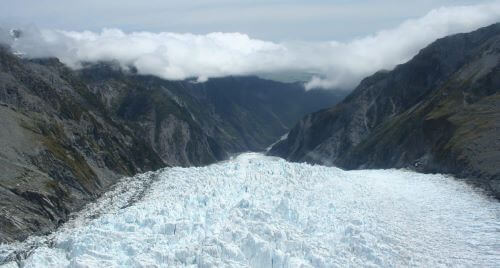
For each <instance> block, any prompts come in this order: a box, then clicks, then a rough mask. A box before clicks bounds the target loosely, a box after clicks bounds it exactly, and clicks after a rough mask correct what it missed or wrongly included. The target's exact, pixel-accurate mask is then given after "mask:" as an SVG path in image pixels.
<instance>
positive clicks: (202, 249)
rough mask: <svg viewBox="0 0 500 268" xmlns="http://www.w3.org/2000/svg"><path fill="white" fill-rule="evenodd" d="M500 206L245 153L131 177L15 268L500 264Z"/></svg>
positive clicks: (4, 260)
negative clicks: (207, 163)
mask: <svg viewBox="0 0 500 268" xmlns="http://www.w3.org/2000/svg"><path fill="white" fill-rule="evenodd" d="M499 219H500V204H499V202H498V201H496V200H494V199H492V198H490V197H488V196H486V195H485V194H484V193H482V192H481V191H479V190H477V189H475V188H473V187H471V186H469V185H467V184H465V183H464V182H462V181H459V180H456V179H454V178H453V177H450V176H446V175H440V174H435V175H429V174H419V173H415V172H412V171H407V170H394V169H390V170H357V171H344V170H341V169H338V168H335V167H325V166H313V165H309V164H305V163H290V162H286V161H285V160H283V159H280V158H275V157H269V156H264V155H262V154H259V153H245V154H241V155H239V156H237V157H234V158H233V159H231V160H228V161H224V162H220V163H217V164H213V165H210V166H206V167H191V168H181V167H174V168H165V169H162V170H159V171H157V172H148V173H144V174H141V175H138V176H135V177H131V178H124V179H123V180H121V181H120V182H119V183H118V184H116V186H115V187H114V188H113V189H111V190H110V191H109V192H107V193H106V194H104V195H103V196H102V197H101V198H100V199H99V200H98V201H96V202H95V203H92V204H89V205H88V206H87V207H86V208H85V209H83V210H82V211H80V212H79V213H76V214H75V215H73V216H72V218H71V220H70V221H68V222H67V223H66V224H64V225H63V226H62V227H61V228H59V229H58V230H57V231H56V232H54V233H52V234H50V235H47V236H40V237H31V238H29V239H28V240H27V241H25V242H18V243H10V244H3V245H0V263H1V264H3V266H5V267H18V266H20V267H179V266H181V267H345V266H355V267H399V266H423V267H447V266H454V267H455V266H462V267H477V266H482V267H495V266H496V267H498V265H499V264H500V221H499Z"/></svg>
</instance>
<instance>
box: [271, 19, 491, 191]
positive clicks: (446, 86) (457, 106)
mask: <svg viewBox="0 0 500 268" xmlns="http://www.w3.org/2000/svg"><path fill="white" fill-rule="evenodd" d="M499 60H500V24H495V25H492V26H489V27H485V28H482V29H479V30H477V31H474V32H472V33H467V34H457V35H453V36H449V37H446V38H443V39H440V40H437V41H436V42H434V43H433V44H431V45H429V46H428V47H427V48H425V49H423V50H421V51H420V53H419V54H418V55H417V56H415V57H414V58H413V59H412V60H410V61H409V62H408V63H405V64H402V65H399V66H397V67H396V68H395V69H394V70H392V71H390V72H388V71H383V72H378V73H376V74H374V75H373V76H371V77H368V78H366V79H364V80H363V81H362V82H361V83H360V85H359V86H358V87H357V88H356V89H355V90H354V91H353V92H352V93H351V94H350V95H349V96H348V97H347V98H346V99H345V100H344V101H342V102H341V103H339V104H337V105H336V106H334V107H333V108H330V109H326V110H322V111H319V112H316V113H312V114H309V115H307V116H306V117H305V118H303V119H302V120H301V121H300V122H299V123H298V124H297V125H296V126H295V127H294V128H293V129H292V130H291V131H290V133H289V135H288V138H287V139H286V140H284V141H282V142H280V143H278V144H276V145H275V146H274V147H273V148H272V149H271V151H270V154H271V155H278V156H281V157H284V158H286V159H288V160H291V161H298V162H302V161H306V162H311V163H321V164H327V165H337V166H339V167H342V168H346V169H360V168H411V169H414V170H417V171H421V172H439V173H451V174H454V175H456V176H458V177H463V178H467V179H468V181H470V182H472V183H474V184H477V185H479V186H481V187H483V188H484V189H487V190H489V191H490V192H491V193H493V194H494V195H496V196H497V197H499V196H500V64H499Z"/></svg>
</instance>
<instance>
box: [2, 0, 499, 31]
mask: <svg viewBox="0 0 500 268" xmlns="http://www.w3.org/2000/svg"><path fill="white" fill-rule="evenodd" d="M483 2H491V1H482V0H302V1H300V0H180V1H179V0H176V1H173V0H2V8H1V9H0V22H2V23H3V24H4V25H5V24H6V23H13V24H30V23H33V24H35V25H37V26H38V27H40V28H51V29H61V30H75V31H82V30H91V31H99V30H101V29H102V28H119V29H122V30H124V31H126V32H127V31H151V32H177V33H183V32H189V33H196V34H204V33H210V32H240V33H246V34H248V35H249V36H251V37H252V38H257V39H264V40H270V41H285V40H338V41H346V40H349V39H352V38H354V37H362V36H365V35H367V34H372V33H374V32H376V31H378V30H381V29H387V28H392V27H396V26H397V25H399V24H400V23H401V22H402V21H405V20H407V19H409V18H418V17H421V16H423V15H425V14H426V13H427V12H429V11H430V10H432V9H435V8H439V7H442V6H454V5H465V4H479V3H483Z"/></svg>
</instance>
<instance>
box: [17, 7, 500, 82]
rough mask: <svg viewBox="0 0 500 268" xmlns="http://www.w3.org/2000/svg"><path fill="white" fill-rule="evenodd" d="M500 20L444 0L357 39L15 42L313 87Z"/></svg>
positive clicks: (177, 74)
mask: <svg viewBox="0 0 500 268" xmlns="http://www.w3.org/2000/svg"><path fill="white" fill-rule="evenodd" d="M499 19H500V3H499V2H498V1H496V2H492V3H490V4H482V5H472V6H458V7H443V8H439V9H435V10H432V11H431V12H429V13H428V14H427V15H425V16H423V17H421V18H418V19H412V20H407V21H405V22H404V23H402V24H400V25H399V26H398V27H396V28H393V29H388V30H383V31H379V32H377V33H375V34H373V35H370V36H367V37H364V38H359V39H355V40H353V41H350V42H336V41H329V42H281V43H278V42H269V41H264V40H258V39H252V38H250V37H249V36H248V35H245V34H241V33H217V32H216V33H209V34H205V35H196V34H190V33H185V34H179V33H169V32H163V33H152V32H132V33H125V32H123V31H121V30H118V29H104V30H102V31H101V32H90V31H83V32H74V31H62V30H48V29H45V30H38V29H36V28H34V27H28V28H25V29H23V32H24V34H23V36H22V37H21V38H19V39H17V40H15V41H14V42H13V45H12V46H13V47H14V49H16V50H18V51H21V52H23V53H25V54H26V55H27V56H28V57H32V58H36V57H47V56H53V57H57V58H59V59H60V60H61V61H62V62H64V63H65V64H67V65H68V66H70V67H72V68H80V67H81V64H82V63H83V62H97V61H116V62H118V63H119V64H120V65H121V66H122V67H124V68H128V67H130V66H134V67H135V68H136V69H137V70H138V72H139V73H141V74H151V75H156V76H159V77H162V78H165V79H172V80H179V79H186V78H191V77H196V78H198V80H199V81H205V80H206V79H208V78H211V77H220V76H227V75H247V74H255V73H266V72H283V71H301V72H302V71H303V72H312V73H318V74H320V75H319V76H318V77H314V78H313V79H312V80H311V81H309V82H308V83H307V84H306V85H305V86H306V88H308V89H310V88H316V87H321V88H352V87H354V86H355V85H356V84H357V83H359V81H360V80H361V79H362V78H363V77H365V76H367V75H370V74H371V73H374V72H376V71H378V70H380V69H392V68H394V66H396V65H397V64H400V63H403V62H405V61H407V60H409V59H410V58H411V57H412V56H414V55H415V54H416V53H417V52H418V51H419V50H420V49H421V48H423V47H425V46H426V45H428V44H429V43H431V42H432V41H434V40H435V39H437V38H440V37H443V36H446V35H449V34H453V33H458V32H466V31H471V30H474V29H476V28H478V27H481V26H486V25H488V24H491V23H494V22H497V21H498V20H499Z"/></svg>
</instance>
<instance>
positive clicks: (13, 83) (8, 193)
mask: <svg viewBox="0 0 500 268" xmlns="http://www.w3.org/2000/svg"><path fill="white" fill-rule="evenodd" d="M341 94H342V93H334V92H331V91H319V90H318V91H316V90H315V91H308V92H306V91H305V90H304V89H303V87H302V85H301V84H299V83H279V82H274V81H269V80H263V79H259V78H257V77H226V78H217V79H210V80H209V81H207V82H206V83H193V82H190V81H166V80H162V79H159V78H156V77H153V76H142V75H137V74H134V73H130V72H125V71H122V70H121V69H120V68H117V67H116V66H114V65H113V64H111V63H99V64H91V65H88V66H87V67H86V68H84V69H82V70H78V71H73V70H70V69H69V68H67V67H66V66H65V65H63V64H62V63H60V62H59V60H57V59H37V60H28V59H22V58H20V57H18V56H16V55H14V54H13V53H12V52H11V51H10V50H9V48H6V47H2V48H0V125H1V126H2V127H1V128H0V148H1V149H0V171H1V172H0V211H2V213H0V226H2V228H0V242H5V241H11V240H22V239H24V238H26V237H27V236H28V235H30V234H42V233H47V232H50V231H52V230H54V228H56V227H57V226H58V225H59V224H61V223H62V222H64V221H66V220H67V219H68V217H69V214H70V213H71V212H73V211H76V210H78V209H79V208H81V207H82V206H83V205H84V204H86V203H87V202H89V201H92V200H95V198H96V197H98V196H99V195H100V194H101V193H103V192H104V191H106V190H107V189H108V188H109V187H110V186H111V185H113V183H114V182H115V181H116V180H117V179H118V178H120V177H121V176H130V175H134V174H136V173H140V172H145V171H148V170H155V169H159V168H162V167H166V166H199V165H206V164H210V163H214V162H216V161H219V160H223V159H227V158H228V157H229V156H230V155H232V154H235V153H239V152H244V151H263V150H265V148H266V147H268V146H269V145H270V144H272V143H273V142H275V141H276V140H277V139H278V138H279V137H280V136H282V135H283V134H285V133H286V132H288V130H289V128H291V127H292V126H293V125H294V124H295V123H296V122H297V121H298V120H299V119H300V118H301V117H302V116H304V115H306V114H307V113H310V112H313V111H315V110H319V109H321V108H326V107H330V106H332V105H334V104H335V103H336V102H338V101H339V100H341V99H342V97H343V96H342V95H341Z"/></svg>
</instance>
